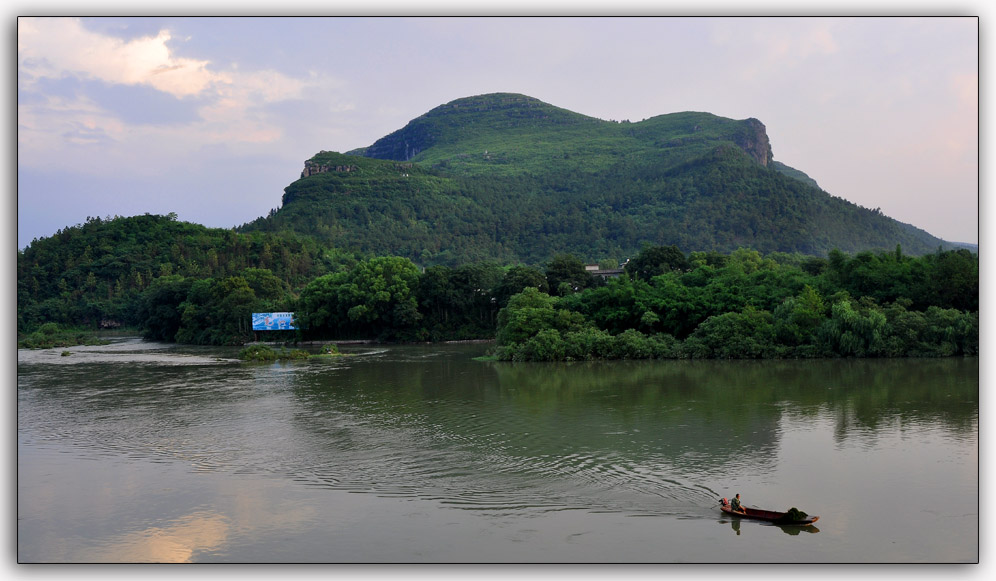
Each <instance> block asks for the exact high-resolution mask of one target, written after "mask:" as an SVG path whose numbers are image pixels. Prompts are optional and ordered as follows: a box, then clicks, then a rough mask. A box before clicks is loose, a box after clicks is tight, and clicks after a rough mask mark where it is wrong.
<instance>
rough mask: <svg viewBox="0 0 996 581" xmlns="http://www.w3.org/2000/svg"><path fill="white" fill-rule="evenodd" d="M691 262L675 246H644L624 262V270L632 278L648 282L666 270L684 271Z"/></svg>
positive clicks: (689, 266)
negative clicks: (633, 256)
mask: <svg viewBox="0 0 996 581" xmlns="http://www.w3.org/2000/svg"><path fill="white" fill-rule="evenodd" d="M691 266H692V264H691V262H689V261H688V258H687V257H686V256H685V255H684V254H683V253H682V252H681V250H679V249H678V247H677V246H674V245H672V246H646V247H644V248H643V250H641V251H640V253H639V254H637V255H636V257H635V258H632V259H630V261H629V262H627V263H626V267H625V269H626V272H627V273H629V275H630V276H632V277H633V278H639V279H641V280H644V281H647V282H650V279H652V278H654V277H655V276H658V275H661V274H664V273H666V272H671V271H678V272H685V271H687V270H689V269H690V268H691Z"/></svg>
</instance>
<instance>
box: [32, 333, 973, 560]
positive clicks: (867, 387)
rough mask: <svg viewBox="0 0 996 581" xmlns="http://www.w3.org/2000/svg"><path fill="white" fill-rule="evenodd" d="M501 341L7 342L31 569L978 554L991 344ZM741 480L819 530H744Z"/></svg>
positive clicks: (751, 525) (754, 525) (748, 524)
mask: <svg viewBox="0 0 996 581" xmlns="http://www.w3.org/2000/svg"><path fill="white" fill-rule="evenodd" d="M487 349H488V346H487V345H481V344H462V345H431V346H425V345H418V346H391V347H373V346H351V347H343V351H344V352H345V353H346V354H347V355H346V356H344V357H340V358H312V359H310V360H308V361H299V362H286V363H274V364H259V363H254V364H249V363H243V362H240V361H238V360H237V359H236V358H235V356H236V353H237V349H236V348H209V347H190V346H177V345H171V344H162V343H150V342H144V341H141V340H138V339H122V340H117V341H115V342H114V343H112V344H110V345H106V346H94V347H78V348H71V349H68V350H66V349H50V350H37V351H28V350H18V354H17V357H18V360H17V427H18V429H17V555H18V561H19V562H21V563H29V562H40V563H105V562H236V563H249V562H266V563H307V562H321V563H424V562H427V563H548V562H549V563H585V562H596V563H615V562H621V563H644V562H649V563H721V562H727V561H734V562H748V563H799V562H801V563H964V562H968V563H975V562H978V560H979V512H978V501H979V362H978V359H977V358H970V359H960V358H959V359H954V358H951V359H914V360H907V359H902V360H818V361H617V362H576V363H565V364H551V363H542V364H540V363H537V364H526V363H500V362H490V361H482V360H478V359H475V358H476V357H477V356H480V355H482V354H484V353H485V352H486V350H487ZM64 351H68V352H69V354H68V355H63V352H64ZM736 493H740V494H741V496H742V498H743V500H744V503H745V504H746V505H747V506H755V507H759V508H766V509H772V510H779V511H784V510H788V509H789V508H792V507H795V508H798V509H800V510H802V511H804V512H807V513H809V514H810V515H818V516H819V517H820V519H819V521H818V522H817V523H816V524H815V525H813V526H810V527H779V526H773V525H769V524H765V523H759V522H753V521H741V520H739V519H736V518H731V517H728V516H726V515H724V514H723V513H721V512H720V511H719V509H718V502H717V501H718V499H719V498H721V497H727V498H729V497H732V496H733V495H734V494H736Z"/></svg>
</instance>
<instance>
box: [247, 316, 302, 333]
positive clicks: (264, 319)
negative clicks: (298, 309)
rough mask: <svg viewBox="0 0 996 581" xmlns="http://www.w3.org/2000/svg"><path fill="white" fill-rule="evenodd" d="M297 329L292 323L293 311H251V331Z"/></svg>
mask: <svg viewBox="0 0 996 581" xmlns="http://www.w3.org/2000/svg"><path fill="white" fill-rule="evenodd" d="M294 329H297V326H296V325H295V324H294V313H253V314H252V330H253V331H292V330H294Z"/></svg>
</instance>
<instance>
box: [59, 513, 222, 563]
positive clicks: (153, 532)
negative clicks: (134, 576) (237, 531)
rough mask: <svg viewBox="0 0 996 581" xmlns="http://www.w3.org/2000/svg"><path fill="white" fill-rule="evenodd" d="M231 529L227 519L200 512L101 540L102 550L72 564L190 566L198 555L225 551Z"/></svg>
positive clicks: (85, 552) (88, 551) (94, 550)
mask: <svg viewBox="0 0 996 581" xmlns="http://www.w3.org/2000/svg"><path fill="white" fill-rule="evenodd" d="M229 528H230V527H229V523H228V519H226V518H225V517H223V516H221V515H219V514H216V513H213V512H209V511H200V512H196V513H193V514H189V515H187V516H184V517H181V518H178V519H176V520H174V521H172V522H169V523H166V524H163V525H160V526H152V527H148V528H146V529H143V530H139V531H134V532H129V533H125V534H123V535H120V536H118V537H113V538H109V539H103V540H100V545H99V546H97V547H93V548H87V549H84V550H83V551H80V552H79V553H78V554H77V555H76V558H74V559H72V561H74V562H83V563H85V562H95V563H190V562H192V561H191V558H192V557H193V556H194V555H195V554H198V553H203V552H207V551H213V550H217V549H219V548H220V547H222V546H223V545H224V544H225V543H226V542H227V541H228V535H229Z"/></svg>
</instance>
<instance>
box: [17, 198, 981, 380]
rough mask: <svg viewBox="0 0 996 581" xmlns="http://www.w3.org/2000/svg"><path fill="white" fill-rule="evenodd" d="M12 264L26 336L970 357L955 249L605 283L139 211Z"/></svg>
mask: <svg viewBox="0 0 996 581" xmlns="http://www.w3.org/2000/svg"><path fill="white" fill-rule="evenodd" d="M18 259H19V260H18V331H19V337H20V338H22V339H30V338H32V337H37V336H38V334H37V333H35V334H32V332H31V329H36V330H39V331H41V333H42V334H44V333H48V332H50V331H52V330H53V327H52V326H51V324H52V323H55V324H59V325H63V326H66V327H71V326H77V327H82V328H90V329H96V328H97V327H99V326H101V325H102V324H103V325H105V326H106V325H108V324H113V325H123V326H126V327H132V328H135V329H138V330H140V331H141V333H142V334H143V335H144V336H145V337H147V338H149V339H153V340H165V341H177V342H182V343H195V344H215V345H226V344H228V345H239V344H244V343H247V342H250V341H253V340H254V339H256V338H257V337H256V336H254V334H253V332H252V331H251V329H250V326H249V318H250V317H249V315H250V313H252V312H259V311H294V312H296V313H297V317H298V322H299V324H300V326H301V327H302V329H301V330H299V331H297V332H293V333H290V334H289V335H285V336H284V338H285V339H291V340H297V341H301V340H309V341H321V340H325V341H341V340H347V339H376V340H380V341H445V340H469V339H494V340H495V355H496V356H497V358H499V359H504V360H537V361H548V360H570V359H602V358H604V359H618V358H675V357H681V358H684V357H691V358H778V357H852V356H853V357H901V356H918V357H919V356H927V357H930V356H952V355H975V354H977V353H978V343H979V340H978V325H979V323H978V301H979V299H978V278H979V277H978V255H977V254H975V253H972V252H969V251H968V250H965V249H959V250H940V249H938V250H937V251H936V252H933V253H929V254H924V255H922V256H908V255H906V254H904V253H903V252H902V249H901V248H900V247H896V249H895V250H892V251H878V252H873V251H864V252H859V253H856V254H854V255H850V254H846V253H844V252H841V251H837V250H834V251H831V252H830V253H829V255H828V256H827V257H816V256H806V255H803V254H799V253H791V254H789V253H777V252H776V253H770V254H768V255H765V256H762V255H761V254H760V253H759V252H757V251H755V250H749V249H738V250H735V251H733V252H731V253H728V254H723V253H719V252H712V251H710V252H691V253H689V254H685V253H683V252H681V251H680V250H679V249H678V248H676V247H674V246H667V247H664V246H646V247H645V248H644V249H643V250H641V251H640V252H639V253H638V254H637V255H636V256H635V257H634V258H633V259H631V260H630V261H629V262H628V263H627V264H626V266H625V269H624V271H623V273H622V275H621V276H619V277H617V278H609V279H607V280H603V279H602V278H600V277H596V276H592V275H591V274H589V273H588V272H587V271H586V270H585V266H584V263H583V262H582V261H581V260H580V259H579V258H578V257H576V256H573V255H569V254H560V255H556V256H553V257H551V259H550V260H548V261H547V262H546V263H545V264H544V265H541V266H529V265H523V264H518V265H512V266H509V265H501V264H499V263H497V262H493V261H481V262H474V263H469V264H465V265H461V266H456V267H450V266H443V265H436V266H431V267H429V268H425V269H420V268H419V267H418V266H416V265H415V264H414V263H413V262H412V261H411V260H409V259H407V258H403V257H398V256H362V255H358V254H353V253H347V252H343V251H338V250H335V249H329V248H325V247H322V246H321V245H319V244H317V243H316V242H314V241H313V240H310V239H308V238H304V237H298V236H296V235H291V234H283V235H274V234H264V233H259V232H253V233H236V232H232V231H230V230H223V229H208V228H204V227H201V226H195V225H192V224H186V223H182V222H178V221H177V220H176V218H175V217H174V216H150V215H146V216H139V217H134V218H116V219H111V220H99V219H91V220H88V222H87V223H86V224H84V225H81V226H77V227H73V228H68V229H66V230H63V231H60V233H59V234H57V235H56V236H55V237H53V238H52V239H46V240H42V241H36V243H34V244H32V246H31V247H29V248H28V249H27V250H26V251H25V252H23V253H19V255H18ZM157 275H158V276H157ZM45 325H48V326H45ZM39 327H40V328H41V329H44V330H43V331H42V330H41V329H39ZM26 346H27V345H26Z"/></svg>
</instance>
